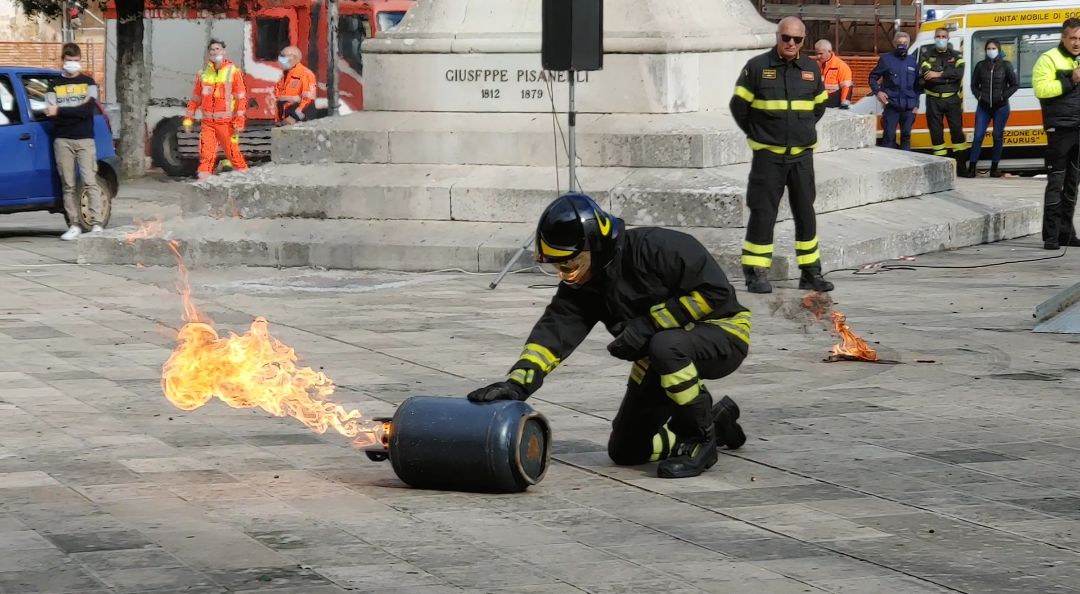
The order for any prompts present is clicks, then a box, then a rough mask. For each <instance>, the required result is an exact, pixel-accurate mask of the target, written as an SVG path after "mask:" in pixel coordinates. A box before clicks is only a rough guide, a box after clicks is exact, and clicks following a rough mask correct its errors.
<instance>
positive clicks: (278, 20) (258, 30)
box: [255, 17, 291, 62]
mask: <svg viewBox="0 0 1080 594" xmlns="http://www.w3.org/2000/svg"><path fill="white" fill-rule="evenodd" d="M289 45H291V44H290V39H289V19H287V18H284V17H257V18H256V19H255V59H256V60H258V61H259V62H277V59H278V54H280V53H281V50H283V49H285V48H287V47H289Z"/></svg>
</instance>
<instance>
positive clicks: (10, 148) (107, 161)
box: [0, 66, 120, 231]
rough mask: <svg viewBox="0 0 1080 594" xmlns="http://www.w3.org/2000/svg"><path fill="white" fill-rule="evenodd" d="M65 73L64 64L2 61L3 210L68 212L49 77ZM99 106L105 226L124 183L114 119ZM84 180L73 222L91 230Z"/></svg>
mask: <svg viewBox="0 0 1080 594" xmlns="http://www.w3.org/2000/svg"><path fill="white" fill-rule="evenodd" d="M61 76H63V73H62V72H60V71H59V70H45V69H40V68H13V67H8V66H0V155H2V157H0V214H6V213H13V212H28V211H48V212H51V213H61V214H62V213H64V193H63V186H62V185H61V183H60V173H59V171H57V168H56V159H55V157H54V155H53V134H54V128H53V123H52V122H51V121H49V118H48V117H46V116H45V107H46V103H45V93H46V90H47V89H48V87H49V82H50V81H51V80H52V79H54V78H60V77H61ZM97 108H98V113H97V114H96V115H95V116H94V141H95V144H96V146H97V161H98V162H97V166H98V171H97V181H98V186H99V187H100V188H101V200H102V204H101V207H102V221H101V226H103V227H104V226H106V225H108V223H109V217H110V215H111V214H112V199H113V198H114V197H116V193H117V191H119V189H120V159H119V158H117V156H116V151H115V149H114V148H113V135H112V129H111V127H110V124H109V120H108V118H107V117H106V116H105V112H104V111H103V110H102V108H101V104H100V103H98V104H97ZM81 186H82V183H81V182H80V183H79V187H76V188H75V193H76V196H79V198H80V201H81V205H82V207H81V208H80V209H79V213H80V214H79V220H78V221H67V224H68V226H69V227H70V226H72V225H78V226H79V227H81V228H82V229H83V231H89V230H90V228H91V226H90V223H89V199H88V198H89V197H88V195H87V193H86V192H85V191H83V189H82V187H81ZM64 218H65V219H66V218H67V215H65V216H64Z"/></svg>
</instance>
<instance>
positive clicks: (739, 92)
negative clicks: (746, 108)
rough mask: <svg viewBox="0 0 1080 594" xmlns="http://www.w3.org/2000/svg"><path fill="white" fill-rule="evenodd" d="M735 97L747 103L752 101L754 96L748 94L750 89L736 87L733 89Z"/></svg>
mask: <svg viewBox="0 0 1080 594" xmlns="http://www.w3.org/2000/svg"><path fill="white" fill-rule="evenodd" d="M735 96H736V97H739V98H741V99H745V100H747V101H749V102H753V101H754V94H753V93H751V92H750V89H748V88H746V87H743V86H736V87H735Z"/></svg>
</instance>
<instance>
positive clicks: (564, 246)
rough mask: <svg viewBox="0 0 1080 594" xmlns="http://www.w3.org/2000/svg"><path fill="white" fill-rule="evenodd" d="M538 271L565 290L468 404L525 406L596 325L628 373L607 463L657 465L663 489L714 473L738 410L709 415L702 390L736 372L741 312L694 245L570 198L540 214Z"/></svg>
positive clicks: (726, 407)
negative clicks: (500, 376) (553, 275)
mask: <svg viewBox="0 0 1080 594" xmlns="http://www.w3.org/2000/svg"><path fill="white" fill-rule="evenodd" d="M536 260H537V261H538V262H540V263H541V264H542V265H554V266H555V267H556V268H557V270H558V273H559V277H560V279H561V281H562V282H560V283H559V287H558V289H557V291H556V292H555V296H554V297H553V298H552V300H551V303H549V304H548V306H547V308H546V309H545V310H544V313H543V315H541V317H540V320H539V321H537V323H536V325H535V326H534V327H533V329H532V332H531V333H530V334H529V338H528V340H527V341H526V344H525V348H524V350H523V351H522V352H521V356H520V357H519V359H518V361H517V363H515V364H514V366H513V367H512V368H511V369H510V372H509V375H508V377H507V379H506V381H501V382H497V383H494V384H492V385H490V386H487V387H485V388H480V389H478V390H475V391H473V392H472V393H470V394H469V395H468V398H469V400H472V401H475V402H485V401H490V400H498V399H508V400H511V399H513V400H525V399H526V398H528V397H529V396H531V395H532V394H533V393H535V392H536V391H537V390H538V389H540V386H541V385H543V383H544V378H545V377H546V376H547V375H548V374H549V373H551V372H552V371H553V370H554V369H555V367H556V366H558V365H559V363H560V362H562V361H563V360H565V359H566V358H567V357H568V356H570V354H571V353H572V352H573V351H574V349H576V348H577V347H578V345H580V344H581V342H582V341H584V340H585V338H586V337H587V336H588V335H589V332H591V331H592V328H593V326H595V325H596V323H597V322H602V323H603V324H604V326H605V327H606V328H607V330H608V331H609V332H610V333H611V334H612V335H613V336H616V339H615V340H614V341H612V342H611V344H609V345H608V347H607V348H608V351H609V352H610V353H611V354H612V355H614V356H615V357H618V358H619V359H623V360H626V361H633V362H634V365H633V367H632V368H631V370H630V378H629V380H628V381H627V389H626V395H625V396H624V397H623V401H622V405H621V406H620V408H619V412H618V414H617V415H616V416H615V420H614V421H613V422H612V432H611V436H610V438H609V440H608V456H609V457H610V458H611V460H612V461H613V462H614V463H616V464H619V465H637V464H645V463H647V462H655V461H660V464H659V465H658V468H657V474H658V476H660V477H661V478H685V477H692V476H698V475H700V474H701V473H702V472H704V471H705V470H707V469H709V468H711V467H712V466H713V465H714V464H716V461H717V458H718V455H717V452H716V450H717V448H718V447H719V446H720V445H726V446H727V447H728V448H729V449H736V448H739V447H741V446H742V445H743V444H744V443H746V435H745V434H744V433H743V430H742V427H740V426H739V424H738V422H737V421H738V419H739V407H738V406H736V404H735V402H733V401H732V400H731V398H728V397H726V396H725V397H724V398H722V399H721V400H720V401H719V402H717V403H716V404H715V405H714V404H713V401H712V396H711V395H710V394H709V392H708V390H706V389H705V385H704V383H702V380H703V379H719V378H721V377H724V376H726V375H728V374H730V373H732V372H734V371H735V370H736V369H738V367H739V365H741V364H742V362H743V360H744V359H745V358H746V355H747V352H748V350H749V347H750V311H749V310H748V309H747V308H745V307H743V306H742V305H740V304H739V302H738V301H737V300H736V299H735V290H734V288H732V286H731V284H730V283H729V282H728V279H727V276H726V275H725V274H724V272H723V270H721V269H720V266H719V265H718V264H717V263H716V260H714V259H713V257H712V255H711V254H709V252H708V251H707V250H706V249H705V247H704V246H703V245H701V243H699V242H698V241H697V240H696V239H694V238H693V237H691V236H690V235H686V234H684V233H680V232H677V231H671V230H668V229H662V228H658V227H639V228H635V229H629V230H628V229H625V227H624V224H623V221H622V219H619V218H616V217H613V216H611V215H609V214H607V213H606V212H604V211H603V210H602V209H601V208H600V207H599V206H597V204H596V203H595V202H594V201H593V200H592V199H590V198H589V197H588V196H585V195H584V194H580V193H576V192H571V193H568V194H564V195H563V196H560V197H559V198H557V199H556V200H555V201H554V202H552V203H551V204H550V205H549V206H548V207H547V209H546V210H545V211H544V213H543V214H542V215H541V217H540V223H539V225H538V227H537V231H536Z"/></svg>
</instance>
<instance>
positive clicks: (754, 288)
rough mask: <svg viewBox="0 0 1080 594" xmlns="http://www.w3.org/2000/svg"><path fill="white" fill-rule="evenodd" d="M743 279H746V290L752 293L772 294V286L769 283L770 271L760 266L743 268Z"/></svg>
mask: <svg viewBox="0 0 1080 594" xmlns="http://www.w3.org/2000/svg"><path fill="white" fill-rule="evenodd" d="M742 273H743V277H744V278H745V279H746V290H747V291H749V292H751V293H772V285H771V284H770V283H769V271H768V270H767V269H765V268H761V267H759V266H745V265H744V266H743V267H742Z"/></svg>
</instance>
